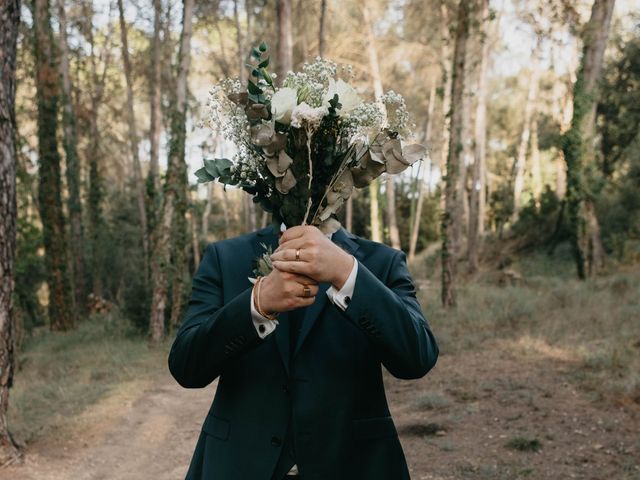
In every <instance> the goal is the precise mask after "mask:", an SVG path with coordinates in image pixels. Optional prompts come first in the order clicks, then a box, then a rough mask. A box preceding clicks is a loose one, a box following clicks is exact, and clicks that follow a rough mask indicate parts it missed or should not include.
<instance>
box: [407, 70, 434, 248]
mask: <svg viewBox="0 0 640 480" xmlns="http://www.w3.org/2000/svg"><path fill="white" fill-rule="evenodd" d="M436 85H437V82H436V79H435V77H434V78H433V80H432V82H431V89H430V90H429V106H428V107H427V123H426V126H425V128H424V141H425V143H426V144H427V145H430V143H431V132H432V131H433V112H434V110H435V104H436ZM428 162H429V167H428V168H427V169H426V170H427V174H426V176H427V183H430V182H431V158H429V159H428ZM424 176H425V174H424V173H422V175H419V176H418V200H417V201H416V210H415V212H414V217H413V224H412V225H411V235H410V239H409V260H413V259H414V258H415V255H416V248H417V246H418V233H419V232H420V223H421V220H422V204H423V203H424V195H425V188H424V184H425V180H424Z"/></svg>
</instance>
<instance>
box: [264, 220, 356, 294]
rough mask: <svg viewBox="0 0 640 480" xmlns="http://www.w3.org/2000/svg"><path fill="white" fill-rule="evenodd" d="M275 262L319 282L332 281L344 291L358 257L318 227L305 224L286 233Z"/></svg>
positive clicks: (273, 255) (275, 255) (284, 270)
mask: <svg viewBox="0 0 640 480" xmlns="http://www.w3.org/2000/svg"><path fill="white" fill-rule="evenodd" d="M297 252H298V253H299V257H298V259H297V260H296V253H297ZM271 261H272V262H273V266H274V267H275V268H276V269H277V270H280V271H282V272H289V273H296V274H301V275H305V276H306V277H309V278H312V279H314V280H315V281H316V282H329V283H331V284H332V285H333V286H334V287H335V288H337V289H338V290H340V289H341V288H342V286H343V285H344V283H345V282H346V281H347V278H349V274H350V273H351V269H352V268H353V262H354V261H355V259H354V258H353V256H352V255H349V254H348V253H347V252H345V251H344V250H342V249H341V248H340V247H339V246H337V245H336V244H335V243H333V242H332V241H331V240H329V239H328V238H327V237H326V235H324V234H323V233H322V232H321V231H320V230H319V229H318V228H317V227H313V226H308V225H303V226H297V227H292V228H289V229H287V230H286V231H285V232H284V233H283V234H282V237H280V246H279V247H278V248H277V249H276V251H275V252H273V254H272V255H271Z"/></svg>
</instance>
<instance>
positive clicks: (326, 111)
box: [196, 42, 427, 233]
mask: <svg viewBox="0 0 640 480" xmlns="http://www.w3.org/2000/svg"><path fill="white" fill-rule="evenodd" d="M251 57H252V59H253V61H252V63H251V64H249V65H248V67H249V68H250V70H251V78H250V79H249V80H248V82H247V85H246V90H245V89H243V88H242V85H240V82H238V81H237V80H230V79H226V80H224V81H223V82H222V83H221V84H220V85H217V86H216V87H214V88H213V89H212V90H211V94H210V101H209V118H208V121H209V125H210V127H211V128H213V129H217V128H220V129H221V130H222V133H223V136H224V137H225V138H226V139H227V140H230V141H232V142H233V143H234V144H235V145H236V147H237V152H236V154H235V156H234V157H233V159H232V160H229V159H225V158H216V159H205V160H204V166H203V167H202V168H200V169H199V170H198V171H196V176H197V177H198V182H199V183H205V182H210V181H214V180H217V181H219V182H221V183H223V184H226V185H235V186H238V187H239V188H242V189H243V190H244V191H246V192H247V193H249V194H251V195H252V196H253V201H254V202H256V203H259V204H260V206H261V207H262V208H263V209H264V210H266V211H267V212H269V213H272V214H273V221H274V222H277V224H278V225H279V224H280V223H283V222H284V224H285V225H287V226H294V225H315V226H317V227H319V228H320V229H321V230H322V231H324V232H325V233H329V232H334V231H336V230H337V229H338V228H339V227H340V223H339V222H338V220H337V219H336V217H335V215H336V212H337V211H338V210H339V209H340V207H341V206H342V205H343V203H344V202H345V200H347V199H348V198H349V197H350V196H351V194H352V192H353V189H354V188H363V187H366V186H368V185H369V184H370V183H371V181H372V180H373V179H375V178H376V177H378V176H380V175H381V174H382V173H385V172H386V173H387V174H396V173H400V172H401V171H403V170H404V169H406V168H407V167H409V166H410V165H412V164H413V163H415V162H416V161H418V160H421V159H423V158H424V157H425V155H426V153H427V151H426V148H425V147H424V146H422V145H418V144H410V143H407V140H406V139H407V138H408V137H409V135H410V131H409V128H408V120H409V119H408V112H407V108H406V104H405V101H404V99H403V98H402V96H400V95H398V94H397V93H394V92H393V91H389V92H388V93H387V94H385V95H384V96H383V97H382V98H381V99H380V100H379V101H378V102H365V101H363V100H362V99H361V98H360V96H359V95H358V94H357V92H356V91H355V89H354V88H353V87H352V86H350V85H349V84H348V83H347V82H345V81H344V80H342V79H341V78H336V76H337V73H338V68H337V65H336V64H335V63H333V62H331V61H328V60H323V59H320V58H318V59H316V61H315V62H314V63H311V64H305V65H304V67H303V69H302V71H301V72H295V73H294V72H289V73H288V74H287V76H286V78H285V79H284V81H283V82H282V87H277V86H275V84H274V75H273V74H271V73H270V72H269V63H270V60H269V57H268V56H267V45H266V44H265V43H264V42H263V43H262V44H261V45H260V46H258V47H256V48H253V49H252V51H251ZM343 70H344V71H346V73H349V70H350V67H346V68H344V69H343Z"/></svg>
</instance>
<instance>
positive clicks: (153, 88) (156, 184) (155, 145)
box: [149, 0, 162, 193]
mask: <svg viewBox="0 0 640 480" xmlns="http://www.w3.org/2000/svg"><path fill="white" fill-rule="evenodd" d="M161 31H162V1H161V0H153V38H152V40H151V72H150V76H149V87H150V88H149V90H150V95H149V98H150V102H149V105H150V122H149V142H150V144H151V145H150V147H151V150H150V155H149V179H150V183H151V185H150V188H152V189H153V191H154V192H155V193H157V192H159V190H160V176H159V167H158V165H159V159H160V134H161V132H162V113H161V111H160V105H161V101H162V42H161V41H160V32H161Z"/></svg>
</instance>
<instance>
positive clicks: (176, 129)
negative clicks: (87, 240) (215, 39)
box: [149, 0, 194, 343]
mask: <svg viewBox="0 0 640 480" xmlns="http://www.w3.org/2000/svg"><path fill="white" fill-rule="evenodd" d="M193 3H194V0H183V15H182V35H181V36H180V48H179V52H178V75H177V81H176V87H177V88H176V102H175V105H174V107H173V109H172V110H173V111H172V114H171V128H170V144H169V158H168V161H167V174H166V180H165V185H164V199H163V205H162V218H161V221H160V222H159V223H158V227H157V229H158V234H157V235H156V236H155V237H156V242H155V245H154V253H153V255H152V258H151V261H152V263H151V280H152V286H153V294H152V301H151V316H150V319H149V335H150V339H151V342H152V343H159V342H160V341H161V340H162V339H163V337H164V332H165V329H164V310H165V307H166V304H167V282H168V277H167V275H168V268H169V262H170V257H171V245H170V240H171V233H172V223H173V221H174V219H175V214H176V211H179V210H180V206H179V205H178V202H179V201H180V195H181V192H180V191H179V190H180V189H181V187H182V186H183V185H184V183H183V180H182V178H184V177H186V170H187V166H186V164H185V160H184V154H185V139H186V134H187V131H186V117H187V79H188V74H189V64H190V60H191V54H190V52H191V34H192V17H193Z"/></svg>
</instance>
